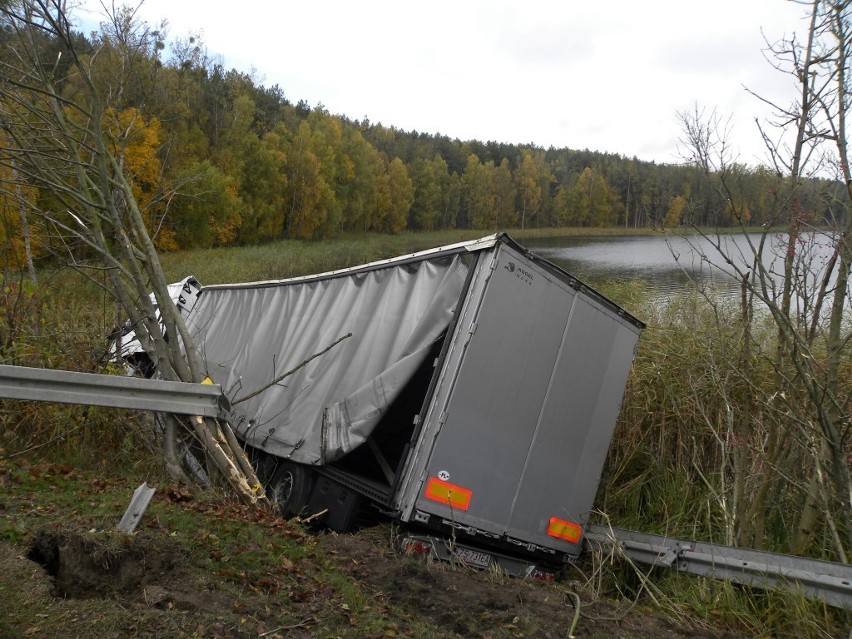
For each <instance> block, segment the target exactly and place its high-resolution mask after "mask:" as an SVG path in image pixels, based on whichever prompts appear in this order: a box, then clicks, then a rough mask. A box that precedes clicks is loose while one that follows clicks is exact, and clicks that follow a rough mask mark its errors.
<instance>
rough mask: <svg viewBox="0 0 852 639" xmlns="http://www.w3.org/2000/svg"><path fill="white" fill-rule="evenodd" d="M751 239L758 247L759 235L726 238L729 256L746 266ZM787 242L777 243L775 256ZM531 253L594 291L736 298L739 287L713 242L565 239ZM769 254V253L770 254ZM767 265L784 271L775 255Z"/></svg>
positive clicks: (535, 244)
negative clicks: (631, 286)
mask: <svg viewBox="0 0 852 639" xmlns="http://www.w3.org/2000/svg"><path fill="white" fill-rule="evenodd" d="M748 239H751V241H752V242H758V241H759V239H760V235H759V234H753V235H749V236H746V235H745V234H739V235H736V234H735V235H730V236H722V238H721V240H720V241H721V242H722V244H723V246H724V247H725V250H726V252H728V253H729V254H731V255H734V256H743V257H738V261H740V263H745V262H746V259H745V257H744V256H748V255H750V254H751V251H750V249H749V247H748ZM783 241H784V238H783V237H775V238H773V244H775V246H776V250H777V249H778V248H779V247H780V244H781V243H782V242H783ZM527 245H528V247H529V248H530V249H531V250H532V251H533V252H534V253H537V254H538V255H540V256H542V257H544V258H546V259H548V260H550V261H551V262H554V263H555V264H558V265H559V266H561V267H562V268H564V269H565V270H566V271H568V272H569V273H571V274H572V275H574V276H576V277H578V278H579V279H580V280H583V281H585V282H588V283H589V284H591V285H592V286H594V285H596V283H599V282H600V281H602V280H613V279H614V280H637V279H638V280H641V281H645V282H647V283H648V284H650V285H651V286H652V287H653V288H655V289H656V290H657V291H658V292H659V293H660V295H661V296H662V297H668V296H670V295H672V294H676V293H679V292H682V291H684V290H686V289H687V288H689V287H690V286H694V285H698V286H700V287H703V288H705V289H710V290H713V291H715V292H717V293H719V294H721V295H723V296H729V295H737V294H738V293H739V290H740V287H739V283H738V282H737V281H736V280H735V279H734V278H733V277H731V276H730V275H729V274H728V273H726V272H725V271H724V270H723V269H722V268H720V267H719V266H714V265H713V263H716V264H722V260H721V259H720V256H719V252H718V251H717V250H716V248H714V247H713V245H712V244H711V243H710V241H708V240H706V239H704V238H702V237H700V236H692V237H689V238H684V237H678V236H664V235H662V234H661V235H652V236H647V235H643V236H607V237H563V238H547V239H540V240H528V241H527ZM767 253H769V252H767ZM765 263H767V265H768V266H770V267H774V268H775V270H779V269H780V266H781V262H780V260H777V259H776V260H773V259H772V258H771V254H770V255H769V256H767V258H766V260H765Z"/></svg>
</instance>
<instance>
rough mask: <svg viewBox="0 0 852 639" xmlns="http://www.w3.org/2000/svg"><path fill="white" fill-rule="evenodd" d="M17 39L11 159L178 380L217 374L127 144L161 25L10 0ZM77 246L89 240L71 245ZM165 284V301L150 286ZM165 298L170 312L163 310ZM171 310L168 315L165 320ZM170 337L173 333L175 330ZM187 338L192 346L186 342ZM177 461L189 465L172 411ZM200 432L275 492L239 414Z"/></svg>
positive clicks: (244, 488) (173, 462)
mask: <svg viewBox="0 0 852 639" xmlns="http://www.w3.org/2000/svg"><path fill="white" fill-rule="evenodd" d="M0 28H2V29H3V36H4V39H5V41H6V44H7V50H6V52H5V53H4V56H3V58H2V61H0V64H2V72H0V127H2V129H3V132H4V134H5V136H4V137H3V138H0V139H3V140H5V143H4V144H3V146H2V148H0V162H2V163H3V164H4V165H6V166H7V167H10V168H12V167H13V168H14V169H15V171H16V175H17V180H16V182H15V183H13V184H9V183H7V184H5V185H4V186H3V188H5V189H7V190H11V191H12V192H14V191H15V189H16V188H17V187H18V186H19V183H21V184H28V185H31V186H33V187H36V188H38V189H40V191H41V192H42V193H44V194H49V197H45V198H42V200H44V201H49V202H50V206H49V207H46V206H39V205H37V204H34V203H33V202H27V204H28V206H32V207H33V208H32V213H33V214H35V215H38V216H41V217H42V218H43V219H44V220H45V222H46V223H47V224H49V225H50V226H51V227H52V228H53V229H55V230H56V231H57V232H58V234H59V235H60V236H61V238H62V239H63V240H64V241H65V242H66V243H67V244H66V246H68V247H69V259H70V261H71V263H72V265H73V266H75V267H76V268H77V269H78V270H79V271H80V272H81V273H82V274H83V275H85V276H87V277H89V278H90V279H91V281H92V282H94V283H95V284H97V285H100V280H99V278H98V277H95V275H96V274H99V273H105V274H106V276H107V279H108V282H109V292H110V293H111V294H112V295H114V296H115V298H116V299H117V301H118V303H119V304H120V306H121V308H122V309H123V311H124V313H126V315H127V317H129V318H130V321H131V323H132V324H133V327H134V329H135V331H136V335H137V336H138V338H139V339H140V341H141V343H142V346H143V347H144V349H145V351H146V352H147V353H148V354H149V356H150V357H151V360H152V362H153V364H154V365H155V366H156V369H157V371H158V372H159V374H160V375H161V376H162V377H163V378H164V379H167V380H173V381H184V382H196V383H198V382H201V381H202V380H204V378H205V371H204V367H203V363H202V362H201V361H199V358H198V355H197V353H196V349H195V348H194V347H193V345H192V338H191V337H190V334H189V332H188V330H187V328H186V326H185V325H184V323H183V320H182V318H181V316H180V314H179V313H178V312H177V309H176V307H175V305H174V304H173V303H172V302H171V299H170V297H169V294H168V289H167V283H166V279H165V277H164V275H163V271H162V268H161V267H160V262H159V259H158V257H157V252H156V249H155V247H154V244H153V242H152V241H151V238H150V236H149V234H148V231H147V229H146V225H145V218H144V215H143V211H142V210H141V209H140V205H139V202H138V200H137V198H136V197H135V194H134V186H135V185H134V181H133V178H132V176H131V175H130V173H129V172H128V166H127V157H126V156H125V154H124V152H125V151H126V149H127V148H128V147H129V146H130V145H131V143H132V142H133V136H134V135H135V134H136V133H138V131H139V127H138V126H137V125H138V124H139V120H138V119H137V118H132V117H131V118H129V119H128V118H126V117H125V118H121V117H119V114H125V115H126V114H127V111H126V110H125V109H124V107H126V106H128V102H129V101H130V100H131V98H132V100H133V101H134V102H137V103H136V104H133V105H132V106H134V107H135V108H136V109H138V111H139V112H140V113H141V112H143V111H144V108H145V105H144V104H139V103H138V101H139V99H140V96H142V95H144V93H143V92H142V93H141V92H140V91H141V89H140V87H142V88H144V87H145V86H147V85H150V84H151V80H152V78H151V77H149V76H147V77H143V75H144V74H146V73H147V74H150V73H151V72H153V71H154V70H156V67H157V65H151V64H147V63H146V64H139V63H140V61H145V60H148V61H150V59H151V57H152V56H155V55H156V53H157V51H158V50H159V49H160V48H161V34H160V32H157V31H155V30H153V29H151V28H150V27H148V26H147V25H146V24H144V23H141V22H139V21H138V20H137V18H136V15H135V12H134V10H133V9H128V8H122V9H115V8H114V7H113V9H112V11H111V12H110V13H109V14H108V16H107V21H106V22H105V23H103V24H102V27H101V33H100V34H98V39H97V40H95V41H94V42H93V43H87V42H86V40H85V39H84V38H82V37H81V36H80V35H79V34H77V33H75V32H74V30H73V26H72V23H71V21H70V16H69V5H68V3H66V1H65V0H13V1H11V2H5V3H2V4H0ZM70 247H80V248H79V249H77V248H75V249H73V250H72V249H71V248H70ZM149 290H152V291H153V296H154V300H151V299H150V298H149V294H148V291H149ZM155 306H156V307H157V308H158V309H159V313H157V311H156V309H155ZM158 315H159V318H158ZM165 335H168V336H169V337H170V339H166V338H165ZM181 344H183V345H184V348H183V349H182V348H181ZM168 424H169V426H168V428H167V437H166V445H165V446H164V453H165V454H166V458H167V459H166V462H167V467H168V468H169V469H170V470H171V471H172V472H173V473H176V474H179V473H180V470H179V469H180V467H181V466H180V462H179V460H178V459H177V457H176V456H177V452H176V451H177V447H176V446H175V445H174V444H175V439H176V438H177V437H178V431H179V426H178V424H177V422H176V420H175V419H170V420H168ZM184 426H185V427H186V428H188V429H189V430H190V431H191V432H192V434H193V436H194V437H196V438H197V439H198V441H199V442H200V443H201V446H202V448H203V450H204V452H205V454H206V455H207V458H208V460H209V461H210V462H212V463H211V464H210V466H212V467H213V468H215V469H218V471H219V472H220V473H221V474H222V475H223V476H224V477H225V478H226V479H227V481H228V482H229V483H230V484H231V485H232V486H233V487H234V488H235V489H236V490H237V491H238V493H239V494H240V495H241V496H242V497H243V498H244V499H245V500H246V501H249V502H251V503H258V502H262V501H265V497H263V493H262V490H261V489H260V485H259V482H258V481H257V478H256V476H255V474H254V471H253V470H252V468H251V466H250V464H249V463H248V460H247V459H246V456H245V454H244V452H243V451H242V449H241V448H240V447H239V445H238V444H237V442H236V439H235V438H234V436H233V433H232V432H231V430H230V427H229V426H228V424H227V423H219V422H217V421H215V420H209V419H207V420H205V419H202V418H193V419H191V420H189V422H188V423H187V424H185V425H184Z"/></svg>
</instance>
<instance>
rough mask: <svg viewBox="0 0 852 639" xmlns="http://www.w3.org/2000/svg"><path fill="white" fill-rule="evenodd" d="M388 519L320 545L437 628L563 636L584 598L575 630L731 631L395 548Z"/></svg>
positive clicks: (481, 638) (712, 638)
mask: <svg viewBox="0 0 852 639" xmlns="http://www.w3.org/2000/svg"><path fill="white" fill-rule="evenodd" d="M387 532H388V529H387V528H386V527H381V526H380V527H377V528H374V529H370V530H363V531H360V532H359V533H357V534H353V535H337V534H334V533H326V534H324V535H323V536H322V537H321V539H320V546H321V547H322V548H323V549H324V550H325V552H326V554H327V555H328V556H330V557H332V558H333V560H334V562H335V563H336V564H337V566H338V567H339V568H340V569H341V570H342V571H343V572H345V573H347V574H348V575H349V576H350V577H351V578H353V579H354V580H356V581H358V582H359V583H361V584H362V585H363V587H364V588H366V589H367V590H369V591H370V592H372V593H373V595H374V597H375V598H376V599H379V600H384V601H388V602H390V603H392V604H394V606H395V607H397V608H400V609H402V610H404V611H407V612H408V613H409V614H410V615H412V616H419V617H421V618H425V619H426V620H428V621H429V623H430V624H432V625H434V626H435V627H436V628H440V629H441V630H442V631H444V632H446V633H447V634H449V636H459V637H465V638H470V639H488V638H489V637H493V636H494V634H495V631H496V630H497V629H502V630H505V629H509V630H513V629H514V632H512V634H513V635H514V636H518V637H541V638H542V639H551V638H553V639H555V638H557V637H559V638H560V639H561V638H563V637H567V636H568V635H567V631H568V629H569V628H570V626H571V622H572V620H573V618H574V613H575V608H574V603H573V601H572V597H571V596H570V595H569V594H568V591H569V588H574V589H575V590H576V591H577V593H578V595H579V597H580V600H581V609H580V616H579V620H578V623H577V625H576V628H575V630H574V636H576V637H578V638H579V637H601V638H603V637H620V638H645V637H653V638H659V637H699V638H704V639H721V638H728V637H735V636H736V635H733V634H730V633H727V632H725V631H722V630H718V629H713V628H708V627H706V626H703V625H699V624H698V623H697V622H694V621H689V620H687V619H684V618H681V619H678V620H676V621H670V620H667V619H664V618H663V617H661V616H658V615H655V614H651V613H648V612H647V611H644V610H641V609H638V608H636V607H631V603H630V602H625V603H624V604H620V603H616V602H612V601H604V600H597V601H595V600H590V598H591V597H592V595H591V593H589V592H588V591H584V590H582V589H581V588H580V586H579V584H571V582H570V581H569V582H568V583H567V584H566V583H558V584H547V583H542V582H538V581H530V580H523V579H518V578H513V577H506V576H501V575H497V574H494V573H489V572H483V571H478V570H473V569H468V568H458V567H450V566H449V565H448V564H444V563H440V562H428V561H425V560H423V559H422V558H415V557H408V556H404V555H400V554H399V553H396V552H395V551H394V544H393V543H392V542H391V540H390V538H389V536H390V535H388V534H386V533H387Z"/></svg>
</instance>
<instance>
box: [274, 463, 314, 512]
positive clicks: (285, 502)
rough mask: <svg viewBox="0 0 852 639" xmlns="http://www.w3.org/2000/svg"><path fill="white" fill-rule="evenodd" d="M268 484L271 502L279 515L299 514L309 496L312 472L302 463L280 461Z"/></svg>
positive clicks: (306, 503)
mask: <svg viewBox="0 0 852 639" xmlns="http://www.w3.org/2000/svg"><path fill="white" fill-rule="evenodd" d="M269 485H270V488H271V495H270V497H271V499H272V503H274V504H275V507H276V508H277V509H278V512H279V513H281V515H283V516H284V517H289V516H290V515H301V514H302V512H303V511H304V509H305V507H306V506H307V505H308V500H309V499H310V496H311V489H312V488H313V472H312V471H311V470H310V469H309V468H307V467H306V466H304V465H303V464H297V463H295V462H290V461H281V462H279V463H278V468H277V469H276V470H275V472H274V473H273V475H272V480H271V481H270V482H269Z"/></svg>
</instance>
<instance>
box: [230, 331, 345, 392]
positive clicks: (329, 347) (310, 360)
mask: <svg viewBox="0 0 852 639" xmlns="http://www.w3.org/2000/svg"><path fill="white" fill-rule="evenodd" d="M349 337H352V333H346V335H344V336H343V337H338V338H337V339H336V340H334V342H332V343H331V344H330V345H329V346H328V347H327V348H325V349H323V350H321V351H320V352H319V353H315V354H314V355H311V356H310V357H309V358H308V359H306V360H305V361H303V362H300V363H299V364H297V365H296V366H295V367H294V368H291V369H290V370H289V371H287V372H286V373H283V374H281V375H279V376H278V377H276V378H275V379H273V380H272V381H271V382H269V383H268V384H267V385H266V386H262V387H260V388H258V389H257V390H256V391H252V392H251V393H249V394H248V395H244V396H243V397H240V398H239V399H235V400H234V401H232V402H231V406H236V405H237V404H239V403H240V402H244V401H246V400H248V399H251V398H252V397H256V396H257V395H260V394H261V393H262V392H263V391H265V390H266V389H267V388H270V387H272V386H275V385H276V384H278V383H280V382H281V381H282V380H283V379H285V378H286V377H289V376H290V375H292V374H293V373H295V372H296V371H298V370H299V369H300V368H303V367H304V366H307V365H308V364H309V363H310V362H312V361H313V360H315V359H316V358H317V357H321V356H322V355H325V354H326V353H327V352H328V351H330V350H331V349H332V348H334V347H335V346H337V345H338V344H340V342H342V341H343V340H345V339H347V338H349Z"/></svg>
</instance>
